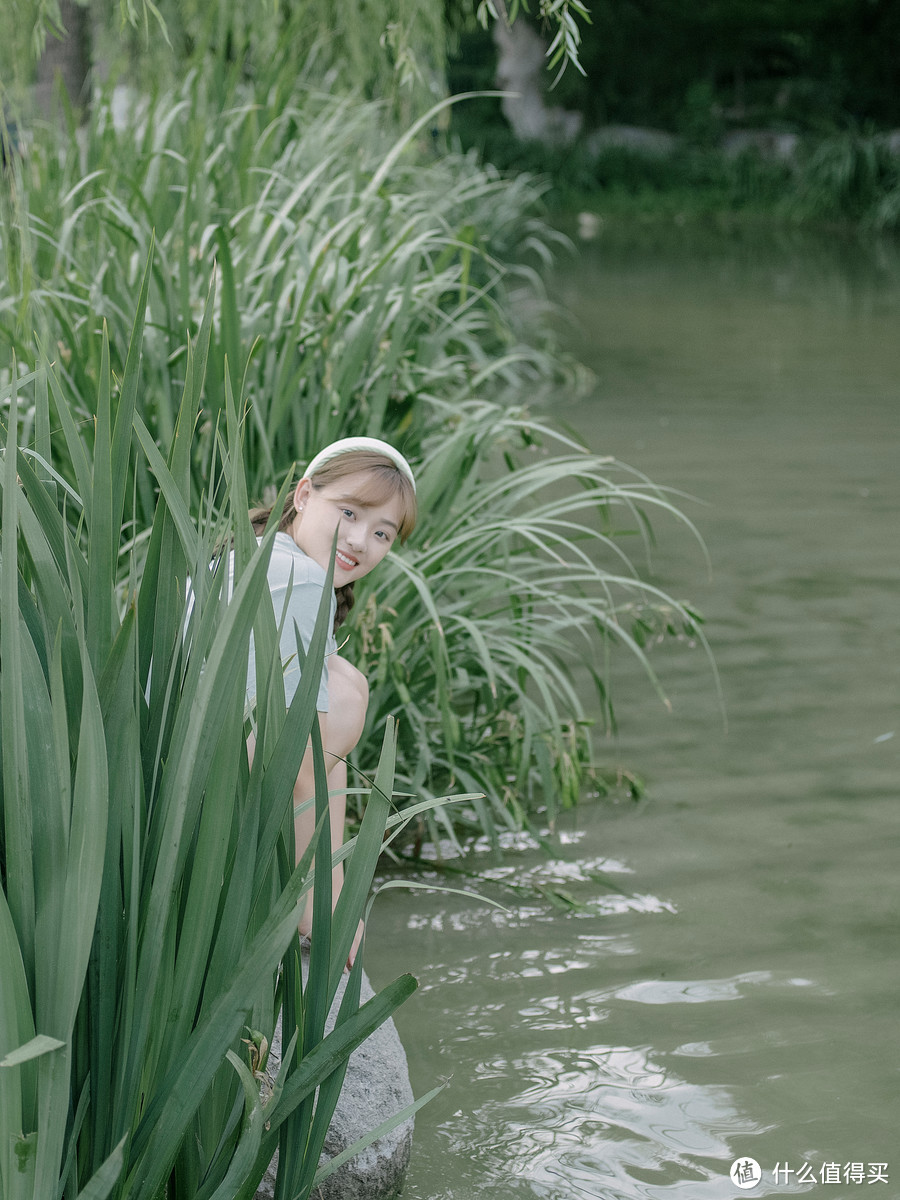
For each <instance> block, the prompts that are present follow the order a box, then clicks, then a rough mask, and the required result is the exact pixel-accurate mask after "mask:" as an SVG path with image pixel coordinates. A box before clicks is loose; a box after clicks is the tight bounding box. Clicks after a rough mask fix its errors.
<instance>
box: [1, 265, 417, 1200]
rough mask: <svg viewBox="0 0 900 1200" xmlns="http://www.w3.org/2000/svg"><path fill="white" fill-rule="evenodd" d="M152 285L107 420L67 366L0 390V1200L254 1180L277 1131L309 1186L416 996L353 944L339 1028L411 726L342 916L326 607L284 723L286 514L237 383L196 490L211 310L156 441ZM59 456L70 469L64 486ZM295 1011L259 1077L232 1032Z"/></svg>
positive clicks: (227, 1186) (103, 373) (380, 798)
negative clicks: (312, 817) (321, 680)
mask: <svg viewBox="0 0 900 1200" xmlns="http://www.w3.org/2000/svg"><path fill="white" fill-rule="evenodd" d="M150 278H151V271H150V269H149V268H148V270H147V271H146V272H144V273H143V274H142V276H141V277H140V278H139V280H138V287H137V290H136V293H135V294H136V301H133V302H132V309H133V310H134V309H135V307H136V317H135V318H134V323H133V329H132V331H131V333H130V335H129V340H128V342H127V343H126V345H127V350H126V351H124V352H123V354H122V357H123V358H124V362H125V367H124V371H123V373H122V374H121V375H120V376H118V377H116V376H114V374H113V372H112V369H111V362H112V359H113V357H114V356H113V354H112V347H111V342H110V339H109V338H108V336H107V333H106V330H105V329H104V331H103V334H102V336H101V339H100V345H99V348H98V359H99V363H98V379H97V389H96V394H95V397H94V402H93V405H92V410H93V413H94V416H95V421H94V423H93V424H92V426H91V427H90V428H89V429H88V430H86V429H85V428H84V427H79V425H78V423H77V422H76V421H74V420H73V419H72V415H71V411H70V410H71V407H72V397H71V396H70V392H69V383H68V380H67V379H66V376H65V374H64V373H60V372H58V371H57V370H56V368H54V367H53V366H51V365H49V364H48V363H47V362H46V360H45V359H42V360H40V361H39V362H38V364H37V367H36V370H35V371H33V372H27V373H25V374H24V375H21V374H20V372H19V371H18V370H17V369H16V364H15V362H13V369H12V380H11V383H10V384H9V385H8V386H7V387H6V388H5V389H4V392H3V396H4V399H5V400H6V401H7V402H8V409H7V418H6V421H5V422H4V424H3V429H2V436H3V441H4V446H5V451H4V455H3V465H2V471H0V483H2V518H3V520H2V546H0V553H2V571H0V745H2V793H0V883H2V887H0V978H2V981H3V982H2V987H0V1194H2V1195H3V1197H4V1200H26V1198H27V1200H34V1198H35V1197H41V1198H44V1197H54V1196H56V1197H59V1198H69V1200H74V1198H75V1197H83V1198H88V1197H91V1198H93V1200H103V1198H104V1197H107V1196H112V1197H121V1198H125V1197H127V1198H128V1200H155V1198H156V1197H158V1196H160V1195H162V1194H163V1190H165V1195H166V1196H167V1197H169V1200H232V1198H234V1197H238V1196H242V1197H248V1196H249V1197H252V1195H253V1193H254V1191H255V1188H256V1184H257V1182H258V1180H259V1179H260V1178H261V1176H262V1174H263V1171H264V1170H265V1167H266V1165H267V1164H268V1162H269V1159H270V1158H271V1155H272V1153H273V1151H274V1149H275V1147H276V1146H277V1145H278V1143H279V1140H280V1141H281V1158H280V1164H281V1165H280V1171H279V1181H278V1191H277V1195H278V1196H279V1197H287V1196H291V1197H294V1196H301V1197H302V1196H306V1195H308V1194H309V1192H310V1190H311V1188H312V1187H313V1184H314V1181H315V1177H316V1172H317V1169H318V1160H319V1154H320V1150H321V1147H322V1144H323V1140H324V1137H325V1133H326V1131H327V1128H328V1125H329V1122H330V1119H331V1115H332V1111H333V1108H334V1104H335V1102H336V1099H337V1095H338V1093H339V1091H340V1087H341V1083H342V1080H343V1072H344V1069H345V1066H346V1060H347V1057H348V1055H349V1054H350V1053H351V1051H352V1050H353V1049H354V1047H355V1046H357V1045H358V1044H359V1043H360V1042H361V1041H362V1040H363V1039H364V1038H365V1037H366V1036H367V1035H368V1034H369V1033H370V1032H371V1031H372V1030H373V1029H374V1028H376V1027H377V1026H378V1025H379V1024H380V1023H381V1022H382V1021H384V1020H385V1019H386V1017H387V1016H388V1015H389V1014H390V1013H391V1012H392V1011H393V1010H394V1009H395V1008H396V1006H397V1005H398V1004H399V1003H401V1002H402V1001H403V999H405V998H406V997H407V996H408V995H409V994H410V993H411V991H412V990H413V989H414V987H415V983H414V981H413V980H412V979H411V978H409V977H402V978H401V979H398V980H397V981H395V982H394V983H393V984H391V985H389V986H388V987H387V988H386V989H385V990H384V991H383V992H381V993H379V994H378V995H377V996H376V997H375V998H374V999H373V1000H371V1001H369V1002H368V1003H367V1004H365V1005H363V1006H360V1003H359V995H360V991H359V985H360V973H361V962H362V958H361V956H360V957H359V958H358V959H357V963H356V965H355V967H354V970H353V972H352V973H351V976H350V980H349V982H348V985H347V987H346V990H345V993H344V999H343V1002H342V1004H341V1009H340V1015H339V1017H338V1021H337V1025H336V1027H335V1029H334V1031H333V1032H332V1033H331V1034H329V1035H328V1036H325V1033H324V1021H325V1016H326V1013H327V1011H328V1009H329V1007H330V1005H331V1001H332V999H333V997H334V995H335V990H336V987H337V983H338V980H339V978H340V975H341V970H342V967H343V964H344V962H345V961H346V958H347V954H348V951H349V947H350V942H351V940H352V937H353V935H354V933H355V930H356V927H357V923H358V920H359V917H360V915H361V913H362V911H363V907H364V905H365V902H366V895H367V892H368V890H369V887H370V884H371V880H372V876H373V872H374V868H375V863H376V861H377V859H378V856H379V854H380V852H381V848H382V845H383V840H384V837H385V833H386V830H387V829H388V827H389V826H390V825H391V824H396V822H397V818H396V816H395V814H394V813H393V810H392V804H391V799H390V797H391V792H392V780H393V766H394V758H395V744H396V730H395V726H394V724H393V722H392V721H391V720H388V721H387V723H386V726H385V732H384V738H383V749H382V754H381V759H380V763H379V765H378V768H377V771H376V772H375V775H374V780H373V781H372V783H371V785H370V787H369V789H368V802H367V805H366V812H365V817H364V819H363V822H362V825H361V827H360V829H359V833H358V836H357V837H356V838H355V839H354V840H353V842H351V843H350V844H349V845H348V846H347V847H346V849H345V852H346V853H347V854H348V856H349V857H348V859H347V863H346V872H347V874H346V883H345V887H344V890H343V892H342V895H341V899H340V903H339V905H338V907H337V909H336V911H335V913H334V916H333V918H332V914H331V865H332V864H331V852H330V836H329V833H328V828H327V821H328V801H327V785H326V783H325V777H324V760H323V758H322V753H321V743H320V741H318V739H317V737H316V732H317V726H314V724H313V723H314V719H315V699H316V697H315V689H314V687H313V682H312V681H313V680H314V679H315V677H316V675H317V668H318V664H320V663H321V661H322V656H323V654H324V647H325V638H326V623H327V615H328V606H327V604H323V606H322V611H321V612H320V614H319V620H318V623H317V626H316V632H315V635H314V637H313V641H312V644H311V646H310V647H309V659H308V661H309V665H310V668H311V669H310V670H309V671H307V672H305V673H304V679H305V680H308V681H309V684H308V686H305V687H304V686H303V685H301V688H300V689H299V690H298V693H297V695H296V697H295V699H294V701H293V703H292V705H291V707H290V709H289V710H288V712H287V714H286V715H285V712H284V706H283V704H280V703H278V701H277V699H276V697H279V696H281V694H282V690H281V680H280V663H279V662H278V661H277V632H276V630H275V621H274V613H273V611H272V607H271V604H266V603H265V602H264V600H265V597H266V596H268V589H267V586H266V563H267V559H268V554H269V551H270V548H271V543H272V538H273V536H274V529H272V530H270V531H269V534H268V535H267V536H266V537H265V538H264V539H263V542H262V544H261V545H260V546H257V543H256V540H255V538H254V537H253V535H252V532H251V530H250V527H249V523H248V521H247V515H246V510H247V497H246V479H245V475H244V469H243V459H242V453H241V444H240V439H241V413H240V411H239V408H238V405H237V403H236V401H235V399H234V398H233V396H232V394H231V390H230V387H229V386H228V384H227V383H226V396H225V409H226V411H225V414H224V419H223V421H222V424H221V427H220V429H219V431H218V436H217V437H216V439H215V442H214V445H213V447H212V451H211V457H210V459H209V462H208V470H207V476H208V481H209V482H208V486H207V488H206V490H205V492H204V495H203V497H202V498H201V502H200V504H199V505H198V507H197V508H196V509H194V508H193V507H192V504H191V494H190V491H191V453H192V441H193V430H194V427H195V425H196V423H197V418H198V412H199V404H200V398H201V394H202V389H203V383H204V376H205V371H206V367H207V361H208V353H209V342H210V335H211V330H212V325H213V312H214V309H215V305H216V299H215V296H214V295H213V294H211V295H210V299H209V303H208V304H207V306H206V310H205V315H204V316H203V318H202V320H201V324H200V329H199V331H198V336H197V339H196V342H195V344H194V345H193V346H189V347H188V350H187V353H186V356H185V359H184V372H183V373H184V385H183V389H182V396H181V400H180V403H179V405H178V408H177V410H176V412H175V414H174V416H175V430H174V435H173V437H172V439H171V441H170V443H168V444H165V445H166V450H167V453H166V455H165V456H164V455H163V454H162V453H161V452H160V450H159V449H158V448H157V446H156V443H155V441H154V439H153V438H152V437H151V435H150V433H149V431H148V429H147V426H146V424H145V421H144V419H143V417H142V416H141V407H142V406H141V403H140V396H141V392H142V389H143V387H144V377H143V373H142V369H141V349H142V342H144V343H145V342H146V339H147V337H148V336H149V337H152V329H150V328H145V311H146V309H147V301H148V291H149V284H150ZM151 312H152V306H151ZM57 428H59V429H60V431H61V432H60V436H59V437H56V436H55V435H54V433H53V432H51V431H53V430H55V429H57ZM23 430H24V431H27V436H24V435H23ZM87 432H90V433H91V434H92V436H91V438H90V441H88V439H87V438H86V436H85V434H86V433H87ZM57 442H59V443H61V444H63V445H64V446H65V449H66V454H65V462H64V463H63V464H60V463H58V462H57V455H56V452H55V446H56V444H57ZM137 463H140V464H141V465H142V467H143V469H144V470H146V471H147V472H149V473H150V474H151V475H152V477H153V479H154V484H155V489H156V495H157V501H156V507H155V511H154V514H153V521H152V526H151V528H150V530H149V538H148V541H147V544H146V548H145V552H144V554H143V555H142V561H141V563H140V568H138V563H137V556H136V554H135V553H134V551H133V550H132V551H131V552H129V553H126V554H124V555H123V553H122V549H121V540H120V529H121V526H122V521H123V514H125V513H127V512H128V511H130V508H131V505H132V504H133V496H132V495H131V494H130V493H132V492H133V489H134V481H135V478H136V477H137V476H136V471H135V466H136V464H137ZM61 465H62V466H64V467H65V470H66V472H67V473H68V472H69V469H70V468H71V475H70V478H69V479H68V480H67V479H65V478H64V474H63V471H61V470H60V466H61ZM196 512H199V513H200V514H201V515H200V517H199V518H198V517H197V516H196V515H195V513H196ZM229 534H232V535H233V538H234V549H235V556H236V564H237V567H236V584H235V589H234V595H233V597H232V598H231V599H230V600H229V598H228V597H227V596H226V595H225V589H224V577H225V573H224V571H223V570H221V569H220V568H221V565H222V558H221V555H218V556H217V553H216V550H215V547H216V546H217V545H221V544H222V541H223V538H224V539H226V540H227V537H228V535H229ZM216 563H218V568H219V569H217V568H216V567H215V564H216ZM211 564H212V565H211ZM189 578H190V579H191V580H192V596H193V602H192V604H190V605H189V603H188V591H187V587H186V585H187V581H188V579H189ZM251 630H252V631H253V632H254V635H255V637H256V644H257V662H258V668H257V669H258V680H257V683H258V688H259V693H258V694H259V700H258V709H257V714H256V716H255V718H254V728H255V732H256V739H257V740H256V745H257V749H256V753H255V755H254V757H253V762H252V766H251V764H250V763H249V761H248V754H247V748H246V745H247V744H246V738H245V733H246V726H245V711H244V709H245V688H246V665H245V664H246V662H247V651H248V640H249V637H250V633H251ZM264 647H268V648H269V650H270V653H269V654H268V655H267V654H266V653H265V652H264V651H263V648H264ZM273 687H274V691H271V690H270V689H271V688H273ZM311 733H312V736H313V745H314V748H315V751H316V754H317V773H318V779H317V789H316V799H315V805H316V812H317V814H318V817H319V825H318V830H317V833H318V841H317V842H316V841H315V840H314V842H313V845H312V846H311V847H310V849H309V851H308V852H307V853H306V855H305V856H304V858H303V860H302V861H301V862H300V864H299V865H298V866H297V867H296V868H295V867H294V847H293V832H292V831H293V821H292V813H291V808H292V801H291V796H292V786H293V782H294V779H295V777H296V774H297V770H298V768H299V761H300V757H301V756H302V753H303V750H304V748H305V746H306V744H307V740H308V738H309V736H310V734H311ZM310 888H312V889H313V897H314V927H315V931H314V935H313V939H312V944H311V949H310V970H309V979H308V983H306V984H305V985H304V984H303V983H302V981H301V970H300V946H299V940H298V935H297V921H298V915H299V906H300V905H301V904H302V902H303V900H304V897H305V895H306V893H307V891H308V890H309V889H310ZM279 1010H281V1011H282V1012H283V1018H284V1041H285V1047H286V1049H285V1052H284V1056H283V1063H282V1067H281V1071H280V1074H279V1076H278V1080H277V1082H276V1085H275V1087H274V1089H273V1090H272V1092H271V1093H270V1094H266V1093H263V1094H261V1093H260V1084H259V1080H258V1078H257V1077H256V1075H255V1074H254V1072H255V1070H256V1069H257V1068H258V1066H259V1063H258V1061H256V1060H254V1059H253V1058H252V1057H248V1054H247V1049H246V1046H245V1045H244V1044H243V1042H242V1037H243V1035H244V1034H245V1033H246V1029H247V1028H249V1029H251V1030H259V1031H262V1033H263V1034H264V1036H265V1038H266V1039H268V1040H271V1036H272V1031H273V1028H274V1023H275V1018H276V1014H277V1012H278V1011H279Z"/></svg>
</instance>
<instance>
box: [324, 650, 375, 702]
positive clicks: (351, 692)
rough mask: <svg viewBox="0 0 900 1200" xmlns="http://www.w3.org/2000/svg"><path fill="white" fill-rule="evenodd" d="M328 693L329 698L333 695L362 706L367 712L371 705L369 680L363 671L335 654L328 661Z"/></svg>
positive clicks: (337, 698) (343, 700) (341, 700)
mask: <svg viewBox="0 0 900 1200" xmlns="http://www.w3.org/2000/svg"><path fill="white" fill-rule="evenodd" d="M328 694H329V699H331V697H332V696H333V697H334V698H335V699H336V700H338V701H340V702H343V703H345V704H346V703H349V704H352V705H353V706H354V707H359V706H361V707H362V711H363V714H365V711H366V709H367V708H368V706H369V681H368V679H366V677H365V675H363V673H362V671H359V670H357V668H356V667H354V666H353V665H352V664H351V663H348V662H347V660H346V659H345V658H341V656H340V655H339V654H335V655H333V656H332V658H330V659H329V662H328Z"/></svg>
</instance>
